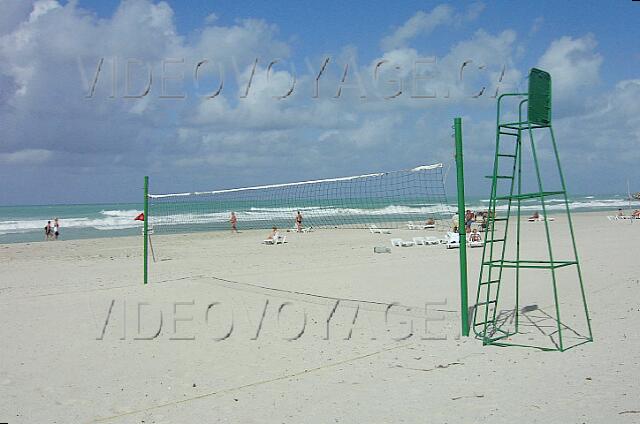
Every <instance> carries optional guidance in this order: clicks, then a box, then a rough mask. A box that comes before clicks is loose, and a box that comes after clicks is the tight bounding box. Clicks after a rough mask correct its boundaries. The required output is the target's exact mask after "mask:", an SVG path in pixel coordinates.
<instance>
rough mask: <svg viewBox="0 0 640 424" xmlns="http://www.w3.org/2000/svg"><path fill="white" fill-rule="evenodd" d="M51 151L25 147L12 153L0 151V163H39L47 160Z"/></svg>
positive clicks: (50, 156)
mask: <svg viewBox="0 0 640 424" xmlns="http://www.w3.org/2000/svg"><path fill="white" fill-rule="evenodd" d="M52 156H53V153H52V152H50V151H49V150H44V149H25V150H18V151H16V152H12V153H0V163H4V164H6V165H39V164H42V163H45V162H47V161H48V160H50V159H51V158H52Z"/></svg>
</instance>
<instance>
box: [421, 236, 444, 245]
mask: <svg viewBox="0 0 640 424" xmlns="http://www.w3.org/2000/svg"><path fill="white" fill-rule="evenodd" d="M440 243H442V240H440V239H439V238H438V237H433V236H430V237H424V245H425V246H433V245H435V244H440Z"/></svg>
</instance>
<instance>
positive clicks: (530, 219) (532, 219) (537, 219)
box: [527, 216, 556, 222]
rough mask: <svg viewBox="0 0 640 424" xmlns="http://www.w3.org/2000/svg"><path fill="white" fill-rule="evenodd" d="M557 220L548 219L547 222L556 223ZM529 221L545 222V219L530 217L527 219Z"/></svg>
mask: <svg viewBox="0 0 640 424" xmlns="http://www.w3.org/2000/svg"><path fill="white" fill-rule="evenodd" d="M555 220H556V219H555V218H553V217H547V222H551V221H555ZM527 221H529V222H544V217H542V216H539V217H538V218H534V217H529V218H528V219H527Z"/></svg>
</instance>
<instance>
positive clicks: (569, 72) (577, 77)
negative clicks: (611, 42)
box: [538, 35, 603, 101]
mask: <svg viewBox="0 0 640 424" xmlns="http://www.w3.org/2000/svg"><path fill="white" fill-rule="evenodd" d="M596 47H597V42H596V39H595V37H594V36H593V35H585V36H584V37H580V38H572V37H569V36H565V37H561V38H560V39H558V40H555V41H553V42H552V43H551V45H550V46H549V48H548V49H547V50H546V51H545V52H544V54H543V55H542V57H541V58H540V60H539V61H538V67H539V68H541V69H544V70H545V71H547V72H549V73H551V75H552V77H553V92H554V97H555V99H558V100H560V101H566V100H567V98H570V97H572V96H575V95H578V94H579V95H580V96H581V97H582V96H584V95H586V94H588V93H592V92H593V88H594V87H595V86H596V85H597V84H598V83H599V82H600V66H601V65H602V60H603V59H602V56H601V55H600V54H599V53H598V52H597V51H596ZM582 90H584V91H583V92H582V93H579V92H580V91H582Z"/></svg>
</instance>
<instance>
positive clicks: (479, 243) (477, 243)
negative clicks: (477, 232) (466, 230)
mask: <svg viewBox="0 0 640 424" xmlns="http://www.w3.org/2000/svg"><path fill="white" fill-rule="evenodd" d="M467 246H469V247H482V240H477V241H471V234H469V235H468V236H467Z"/></svg>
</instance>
